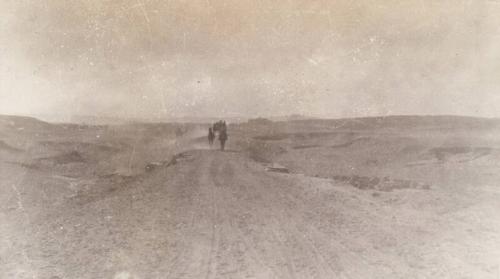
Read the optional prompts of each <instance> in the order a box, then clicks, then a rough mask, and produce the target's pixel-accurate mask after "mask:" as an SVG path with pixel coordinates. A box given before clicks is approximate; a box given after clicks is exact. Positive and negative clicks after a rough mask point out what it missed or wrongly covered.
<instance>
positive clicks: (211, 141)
mask: <svg viewBox="0 0 500 279" xmlns="http://www.w3.org/2000/svg"><path fill="white" fill-rule="evenodd" d="M214 139H215V134H214V131H213V129H212V127H210V128H208V144H210V147H212V145H213V144H214Z"/></svg>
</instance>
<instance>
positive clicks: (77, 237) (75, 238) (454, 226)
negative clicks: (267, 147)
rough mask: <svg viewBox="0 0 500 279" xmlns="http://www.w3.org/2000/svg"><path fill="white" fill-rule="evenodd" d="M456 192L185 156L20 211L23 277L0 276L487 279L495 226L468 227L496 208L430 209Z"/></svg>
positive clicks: (217, 156) (208, 153) (491, 273)
mask: <svg viewBox="0 0 500 279" xmlns="http://www.w3.org/2000/svg"><path fill="white" fill-rule="evenodd" d="M430 196H432V200H433V201H435V203H434V204H433V203H430ZM458 198H459V197H454V196H450V195H449V194H447V193H444V192H442V193H441V192H439V191H436V192H433V193H432V195H431V194H429V191H426V190H406V191H399V192H394V193H377V194H376V195H375V194H374V193H372V192H369V191H361V190H359V189H356V188H354V187H350V186H348V185H340V184H338V183H337V184H336V183H335V182H332V181H331V180H326V179H318V178H311V177H305V176H301V175H297V174H279V173H269V172H266V171H265V170H264V167H263V166H262V165H260V164H258V163H256V162H254V161H251V160H249V159H248V158H247V157H245V156H244V155H243V154H242V153H239V152H231V151H228V152H219V151H212V150H194V151H188V152H185V153H182V154H181V155H180V156H178V159H177V160H176V162H175V164H171V165H170V166H164V167H162V168H158V169H155V170H154V171H153V172H150V173H148V174H147V175H144V176H141V177H139V178H137V179H136V180H134V181H133V182H132V183H129V184H127V185H126V186H123V187H121V188H117V189H113V190H110V191H109V192H104V193H101V194H100V195H99V196H98V197H85V196H82V197H77V198H70V199H68V200H66V201H64V202H62V203H60V204H58V205H57V206H55V207H53V209H52V210H51V211H48V212H46V213H44V214H41V213H38V215H37V214H35V213H34V212H30V208H29V207H25V208H24V209H23V214H28V215H30V216H31V217H30V219H29V226H26V227H24V230H23V232H24V233H23V234H20V235H24V236H25V243H29V245H26V246H24V248H23V259H24V260H23V263H19V265H18V266H21V267H22V268H23V269H24V270H30V271H31V272H29V273H26V272H24V273H19V274H18V275H17V276H12V275H15V274H14V273H12V270H11V273H5V274H8V275H9V276H10V278H16V277H17V278H186V279H187V278H207V279H208V278H496V275H497V271H498V270H497V268H498V266H497V265H496V264H497V259H498V258H499V252H498V249H496V247H498V243H499V242H498V241H499V235H498V227H499V224H498V221H490V222H489V223H488V224H487V225H485V224H484V223H481V224H478V223H477V222H479V221H478V220H481V218H486V216H487V215H488V214H492V212H493V213H494V208H490V209H488V208H481V209H480V210H478V209H474V206H473V205H471V206H470V207H469V208H467V209H462V210H460V212H459V213H458V214H455V213H453V212H440V213H437V211H438V210H440V211H443V209H445V207H446V205H447V204H450V205H453V204H456V202H457V199H458ZM476 198H477V195H476ZM484 199H495V197H492V196H491V193H490V194H488V195H485V196H484ZM437 201H438V202H437ZM436 203H439V204H436ZM478 204H486V203H478ZM489 204H491V203H489ZM431 206H433V207H431ZM468 210H473V213H474V214H473V215H472V214H469V212H468ZM491 210H493V211H491ZM469 216H473V217H474V218H472V219H470V218H468V217H469ZM475 222H476V223H475ZM18 231H21V230H18Z"/></svg>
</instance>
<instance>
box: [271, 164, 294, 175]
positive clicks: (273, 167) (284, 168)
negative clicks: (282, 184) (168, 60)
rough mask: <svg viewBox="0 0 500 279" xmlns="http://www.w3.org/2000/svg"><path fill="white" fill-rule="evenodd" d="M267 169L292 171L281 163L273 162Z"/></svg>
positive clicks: (284, 171) (283, 171)
mask: <svg viewBox="0 0 500 279" xmlns="http://www.w3.org/2000/svg"><path fill="white" fill-rule="evenodd" d="M266 171H272V172H281V173H290V171H289V170H288V169H287V168H286V167H284V166H282V165H279V164H276V163H273V164H271V165H270V166H267V167H266Z"/></svg>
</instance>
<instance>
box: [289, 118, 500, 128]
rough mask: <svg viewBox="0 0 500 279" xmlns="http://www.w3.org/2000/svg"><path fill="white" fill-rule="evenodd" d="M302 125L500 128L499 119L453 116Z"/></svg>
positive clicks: (319, 121) (312, 121)
mask: <svg viewBox="0 0 500 279" xmlns="http://www.w3.org/2000/svg"><path fill="white" fill-rule="evenodd" d="M298 122H300V123H302V124H311V125H318V124H321V125H327V126H334V127H337V128H344V129H382V128H399V129H412V128H419V129H422V128H426V129H454V128H462V129H484V128H500V119H498V118H481V117H470V116H454V115H391V116H377V117H359V118H342V119H307V120H299V121H298Z"/></svg>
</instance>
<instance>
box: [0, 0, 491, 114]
mask: <svg viewBox="0 0 500 279" xmlns="http://www.w3.org/2000/svg"><path fill="white" fill-rule="evenodd" d="M292 113H299V114H306V115H313V116H323V117H351V116H367V115H386V114H464V115H476V116H489V117H491V116H493V117H500V0H489V1H481V0H467V1H461V0H453V1H439V0H405V1H401V0H362V1H354V0H340V1H335V0H320V1H314V0H234V1H229V0H225V1H224V0H171V1H168V0H150V1H148V0H23V1H21V0H1V1H0V114H56V115H57V114H60V115H66V116H67V115H71V114H80V115H100V116H118V117H171V116H250V117H252V116H260V115H264V116H266V115H284V114H292Z"/></svg>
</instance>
